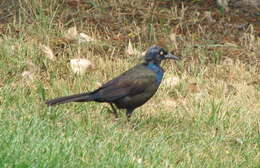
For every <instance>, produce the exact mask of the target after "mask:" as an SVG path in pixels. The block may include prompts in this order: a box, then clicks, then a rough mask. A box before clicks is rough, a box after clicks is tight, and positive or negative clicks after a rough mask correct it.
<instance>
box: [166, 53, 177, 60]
mask: <svg viewBox="0 0 260 168" xmlns="http://www.w3.org/2000/svg"><path fill="white" fill-rule="evenodd" d="M164 59H175V60H180V58H179V57H177V56H175V55H172V54H171V53H168V54H166V55H164Z"/></svg>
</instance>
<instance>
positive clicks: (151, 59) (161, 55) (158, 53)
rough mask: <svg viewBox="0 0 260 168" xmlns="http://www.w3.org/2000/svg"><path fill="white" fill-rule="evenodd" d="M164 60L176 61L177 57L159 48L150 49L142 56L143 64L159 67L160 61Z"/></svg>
mask: <svg viewBox="0 0 260 168" xmlns="http://www.w3.org/2000/svg"><path fill="white" fill-rule="evenodd" d="M165 59H176V60H178V59H179V57H177V56H175V55H172V54H171V53H169V52H167V51H166V50H164V49H163V48H161V47H159V46H152V47H150V48H149V49H148V50H147V52H146V54H145V56H144V60H145V64H149V63H153V64H156V65H160V63H161V61H162V60H165Z"/></svg>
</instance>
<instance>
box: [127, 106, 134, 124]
mask: <svg viewBox="0 0 260 168" xmlns="http://www.w3.org/2000/svg"><path fill="white" fill-rule="evenodd" d="M133 111H134V110H133V109H127V111H126V117H127V121H128V122H129V121H130V118H131V115H132V112H133Z"/></svg>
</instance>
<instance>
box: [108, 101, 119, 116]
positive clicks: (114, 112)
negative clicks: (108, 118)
mask: <svg viewBox="0 0 260 168" xmlns="http://www.w3.org/2000/svg"><path fill="white" fill-rule="evenodd" d="M109 104H110V106H111V108H112V113H113V114H114V116H115V118H118V114H117V111H116V108H115V106H114V105H113V104H112V103H109Z"/></svg>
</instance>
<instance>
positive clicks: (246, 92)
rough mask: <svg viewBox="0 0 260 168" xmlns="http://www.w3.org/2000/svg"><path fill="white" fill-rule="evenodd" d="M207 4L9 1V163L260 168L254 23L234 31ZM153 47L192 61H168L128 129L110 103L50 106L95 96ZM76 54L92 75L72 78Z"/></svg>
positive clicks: (1, 153)
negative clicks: (59, 100) (77, 95)
mask: <svg viewBox="0 0 260 168" xmlns="http://www.w3.org/2000/svg"><path fill="white" fill-rule="evenodd" d="M10 2H15V3H10ZM77 2H80V4H77ZM197 3H198V2H190V3H188V4H180V3H177V2H174V1H158V2H154V3H152V2H149V1H145V0H141V1H139V0H134V1H131V2H128V1H124V0H119V1H115V0H109V1H98V0H93V1H83V0H79V1H73V0H57V1H51V0H46V1H38V0H24V1H20V0H19V1H7V0H4V1H3V2H2V4H1V3H0V5H2V6H1V7H2V9H5V10H3V12H0V18H1V20H0V79H1V80H0V137H1V138H0V149H1V150H0V167H3V168H5V167H7V168H9V167H18V168H23V167H37V168H38V167H68V168H70V167H98V168H100V167H149V168H150V167H156V168H158V167H162V168H165V167H180V168H181V167H182V168H186V167H198V168H201V167H214V168H219V167H226V168H237V167H246V168H247V167H250V168H251V167H252V168H258V167H260V101H259V100H260V75H259V72H260V66H259V65H260V64H259V63H260V62H259V60H260V57H259V49H260V38H259V36H257V35H256V34H255V32H254V27H253V26H252V25H251V26H249V27H247V28H245V29H243V30H241V29H239V30H237V29H234V28H229V27H228V28H227V27H226V25H224V24H223V23H224V22H228V21H229V18H230V17H232V16H226V15H225V14H223V11H221V10H219V9H218V8H214V9H212V11H210V12H212V16H210V17H212V18H213V19H214V20H215V22H212V21H211V20H210V19H209V18H207V17H208V14H207V17H206V19H205V16H204V13H203V10H200V9H199V5H198V6H197ZM169 6H171V7H169ZM3 7H4V8H3ZM7 11H8V12H7ZM5 16H6V17H5ZM212 18H211V19H212ZM71 28H74V35H75V34H76V35H75V37H74V36H73V35H70V34H71V33H72V32H71V31H69V30H72V29H71ZM75 28H76V30H77V32H75ZM80 33H83V34H85V35H88V36H89V37H92V38H93V39H94V40H93V41H90V42H88V41H86V40H85V41H84V40H83V41H82V40H80V39H78V38H79V34H80ZM72 34H73V33H72ZM129 41H130V43H131V45H132V48H133V49H132V50H131V47H130V49H129ZM153 44H157V45H161V46H163V47H164V48H166V49H167V50H169V51H171V52H173V53H175V54H176V55H180V56H181V57H182V60H181V61H178V62H175V61H168V62H166V61H165V62H164V63H163V65H162V66H163V67H164V69H165V71H166V72H165V76H164V81H163V83H162V85H161V86H160V88H159V89H158V91H157V93H156V95H155V96H154V97H153V98H152V99H151V100H150V101H149V102H147V103H146V104H145V105H144V106H142V107H140V108H138V109H136V110H135V111H134V113H133V116H132V118H131V121H130V122H127V120H126V117H125V112H124V111H123V110H122V111H120V118H119V119H118V120H115V118H114V116H113V115H112V114H111V113H110V110H109V108H110V106H109V105H107V104H99V103H95V102H89V103H70V104H64V105H60V106H55V107H47V106H46V105H45V104H44V101H46V100H47V99H51V98H54V97H58V96H65V95H69V94H74V93H80V92H87V91H92V90H94V89H96V88H97V87H99V86H100V84H102V83H104V82H106V81H108V80H110V79H112V78H113V77H115V76H117V75H119V74H120V73H122V72H124V71H125V70H127V69H128V68H130V67H132V66H134V65H135V64H138V63H140V61H141V60H140V55H141V54H142V52H143V51H145V50H146V49H147V48H148V47H149V46H151V45H153ZM43 46H44V47H45V50H44V49H43V48H44V47H43ZM46 48H47V51H46ZM127 49H128V50H127ZM129 50H130V51H133V50H134V52H132V53H131V52H130V53H129ZM126 51H127V52H126ZM74 58H85V59H88V60H89V61H90V62H91V63H92V68H90V69H88V70H87V72H86V73H84V74H82V75H77V74H75V73H73V70H72V69H71V67H70V60H71V59H74Z"/></svg>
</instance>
